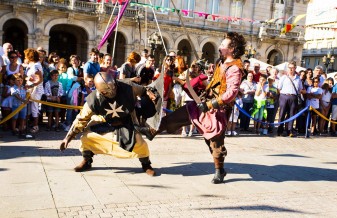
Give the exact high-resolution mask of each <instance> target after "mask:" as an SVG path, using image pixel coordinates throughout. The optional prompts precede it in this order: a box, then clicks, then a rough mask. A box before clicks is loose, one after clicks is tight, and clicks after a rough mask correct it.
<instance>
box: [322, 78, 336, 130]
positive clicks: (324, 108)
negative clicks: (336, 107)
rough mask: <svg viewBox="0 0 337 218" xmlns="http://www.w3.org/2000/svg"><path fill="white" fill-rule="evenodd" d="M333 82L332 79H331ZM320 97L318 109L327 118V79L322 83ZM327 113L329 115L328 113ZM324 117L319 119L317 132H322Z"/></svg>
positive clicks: (328, 107) (329, 106) (328, 102)
mask: <svg viewBox="0 0 337 218" xmlns="http://www.w3.org/2000/svg"><path fill="white" fill-rule="evenodd" d="M332 82H333V81H332ZM322 91H323V93H322V98H321V100H320V109H321V113H322V115H323V116H325V117H327V118H329V115H330V114H329V111H330V108H331V95H332V93H331V91H332V89H331V87H330V86H329V80H328V79H327V80H325V82H324V83H323V85H322ZM328 114H329V115H328ZM325 123H326V121H325V119H322V118H321V119H320V120H319V132H320V133H321V134H322V133H324V126H325Z"/></svg>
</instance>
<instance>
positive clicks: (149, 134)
mask: <svg viewBox="0 0 337 218" xmlns="http://www.w3.org/2000/svg"><path fill="white" fill-rule="evenodd" d="M135 129H136V131H138V132H139V133H140V134H142V135H145V136H146V138H147V139H148V140H150V141H152V140H153V138H154V137H155V136H156V134H157V131H156V130H155V129H153V128H151V127H148V126H138V125H135Z"/></svg>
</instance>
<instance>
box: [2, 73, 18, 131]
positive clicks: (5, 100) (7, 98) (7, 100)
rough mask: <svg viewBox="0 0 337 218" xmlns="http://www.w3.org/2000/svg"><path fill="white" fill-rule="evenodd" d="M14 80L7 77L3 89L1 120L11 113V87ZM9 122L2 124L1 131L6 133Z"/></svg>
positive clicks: (10, 76)
mask: <svg viewBox="0 0 337 218" xmlns="http://www.w3.org/2000/svg"><path fill="white" fill-rule="evenodd" d="M14 83H15V78H14V76H13V74H12V75H9V76H8V77H7V84H6V85H5V87H4V90H3V92H2V96H1V97H2V102H1V115H2V118H5V117H7V116H8V115H9V114H10V113H11V112H12V103H13V96H11V87H13V86H14ZM9 123H10V120H8V121H6V122H4V123H3V124H2V130H3V131H7V130H8V129H9Z"/></svg>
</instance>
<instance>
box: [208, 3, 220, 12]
mask: <svg viewBox="0 0 337 218" xmlns="http://www.w3.org/2000/svg"><path fill="white" fill-rule="evenodd" d="M208 8H209V10H208V13H209V14H218V13H219V8H220V0H209V3H208Z"/></svg>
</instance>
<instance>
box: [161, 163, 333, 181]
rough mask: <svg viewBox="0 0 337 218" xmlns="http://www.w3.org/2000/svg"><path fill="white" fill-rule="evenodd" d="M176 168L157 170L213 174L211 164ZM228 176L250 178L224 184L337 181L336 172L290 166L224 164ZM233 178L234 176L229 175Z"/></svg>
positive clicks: (166, 172)
mask: <svg viewBox="0 0 337 218" xmlns="http://www.w3.org/2000/svg"><path fill="white" fill-rule="evenodd" d="M175 164H177V165H178V166H173V167H163V168H159V169H158V170H157V171H160V173H161V174H173V175H176V174H177V175H183V176H200V175H209V174H213V173H214V165H213V163H188V164H186V163H175ZM225 168H226V171H227V173H228V174H247V175H249V176H250V177H251V178H237V179H228V180H226V181H225V183H229V182H237V181H268V182H286V181H306V182H310V181H332V182H336V181H337V177H336V175H337V170H334V169H326V168H316V167H308V166H292V165H275V166H267V165H259V164H245V163H226V162H225ZM231 177H235V175H231Z"/></svg>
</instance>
